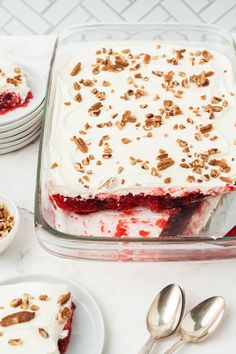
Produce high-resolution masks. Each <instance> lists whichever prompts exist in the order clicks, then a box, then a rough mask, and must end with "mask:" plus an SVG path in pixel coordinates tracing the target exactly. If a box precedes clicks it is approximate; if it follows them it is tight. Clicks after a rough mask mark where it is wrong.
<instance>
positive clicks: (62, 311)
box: [0, 282, 75, 354]
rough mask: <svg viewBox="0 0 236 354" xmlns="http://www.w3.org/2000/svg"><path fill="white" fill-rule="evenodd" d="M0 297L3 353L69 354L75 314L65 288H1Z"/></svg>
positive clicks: (35, 285) (29, 285)
mask: <svg viewBox="0 0 236 354" xmlns="http://www.w3.org/2000/svg"><path fill="white" fill-rule="evenodd" d="M0 293H1V304H0V333H1V336H0V348H1V352H2V353H5V354H8V353H9V354H11V353H22V354H32V353H34V354H46V353H48V354H64V353H66V350H67V347H68V344H69V341H70V336H71V329H72V319H73V312H74V310H75V305H74V303H73V299H72V294H71V292H70V291H69V289H68V286H67V285H66V284H49V283H41V282H29V283H18V284H10V285H2V286H0Z"/></svg>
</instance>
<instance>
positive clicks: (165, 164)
mask: <svg viewBox="0 0 236 354" xmlns="http://www.w3.org/2000/svg"><path fill="white" fill-rule="evenodd" d="M174 163H175V161H174V160H173V159H172V158H171V157H167V158H164V159H163V160H161V161H160V162H158V164H157V170H158V171H162V170H166V169H167V168H169V167H171V166H172V165H174Z"/></svg>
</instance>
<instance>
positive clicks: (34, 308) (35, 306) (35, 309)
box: [30, 305, 40, 311]
mask: <svg viewBox="0 0 236 354" xmlns="http://www.w3.org/2000/svg"><path fill="white" fill-rule="evenodd" d="M39 309H40V307H39V306H37V305H31V306H30V311H38V310H39Z"/></svg>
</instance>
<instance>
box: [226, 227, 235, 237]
mask: <svg viewBox="0 0 236 354" xmlns="http://www.w3.org/2000/svg"><path fill="white" fill-rule="evenodd" d="M226 236H228V237H233V236H236V226H235V227H233V228H232V230H230V231H229V232H228V233H227V235H226Z"/></svg>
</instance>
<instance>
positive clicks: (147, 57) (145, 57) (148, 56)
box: [143, 54, 151, 64]
mask: <svg viewBox="0 0 236 354" xmlns="http://www.w3.org/2000/svg"><path fill="white" fill-rule="evenodd" d="M150 61H151V55H149V54H144V57H143V63H144V64H149V63H150Z"/></svg>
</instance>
